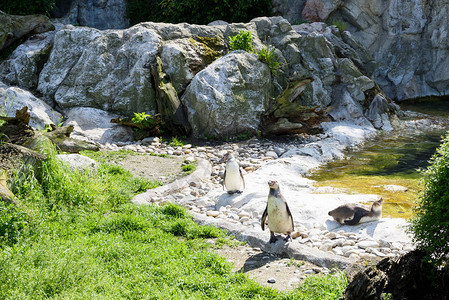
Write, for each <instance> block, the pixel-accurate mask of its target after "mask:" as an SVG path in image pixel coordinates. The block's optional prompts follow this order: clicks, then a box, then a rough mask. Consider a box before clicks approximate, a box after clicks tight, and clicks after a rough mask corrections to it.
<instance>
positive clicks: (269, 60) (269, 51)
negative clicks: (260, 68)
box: [257, 46, 280, 76]
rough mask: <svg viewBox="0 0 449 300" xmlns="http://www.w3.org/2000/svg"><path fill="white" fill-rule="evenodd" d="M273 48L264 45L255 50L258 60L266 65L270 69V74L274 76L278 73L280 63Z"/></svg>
mask: <svg viewBox="0 0 449 300" xmlns="http://www.w3.org/2000/svg"><path fill="white" fill-rule="evenodd" d="M274 50H275V48H274V47H269V46H267V47H264V48H262V49H260V50H259V51H258V52H257V56H258V57H259V59H260V61H262V62H264V63H266V64H267V65H268V67H269V68H270V70H271V74H272V75H273V76H276V75H277V74H278V71H279V68H280V65H279V62H278V61H277V59H276V57H275V55H274Z"/></svg>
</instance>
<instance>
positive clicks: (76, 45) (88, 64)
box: [38, 26, 161, 115]
mask: <svg viewBox="0 0 449 300" xmlns="http://www.w3.org/2000/svg"><path fill="white" fill-rule="evenodd" d="M160 42H161V41H160V37H159V36H158V35H157V34H156V33H155V32H154V31H152V30H145V29H144V28H143V27H139V26H137V27H132V28H130V29H128V30H124V31H103V32H101V31H99V30H96V29H89V28H84V27H81V28H78V27H73V26H68V28H66V29H63V30H61V31H59V32H58V33H57V34H56V37H55V46H54V50H53V51H52V54H51V56H50V60H49V62H48V63H47V64H46V65H45V67H44V69H43V70H42V73H41V75H40V78H39V86H38V90H39V91H41V92H42V93H43V94H46V95H54V100H55V102H56V103H57V104H58V105H59V106H60V107H62V108H70V107H76V106H91V107H96V108H100V109H103V110H108V111H115V112H120V113H121V114H124V115H132V113H133V112H142V111H145V112H147V113H150V114H154V113H155V111H156V104H155V91H154V89H153V88H152V85H151V73H150V70H149V64H150V62H151V61H152V60H154V57H155V55H156V53H157V51H158V47H159V44H160ZM55 71H56V72H55Z"/></svg>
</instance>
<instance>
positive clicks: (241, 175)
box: [239, 168, 245, 189]
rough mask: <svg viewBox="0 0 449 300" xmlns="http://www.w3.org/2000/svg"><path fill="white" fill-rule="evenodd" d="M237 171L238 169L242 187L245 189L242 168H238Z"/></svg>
mask: <svg viewBox="0 0 449 300" xmlns="http://www.w3.org/2000/svg"><path fill="white" fill-rule="evenodd" d="M239 171H240V178H242V182H243V189H245V178H243V173H242V168H239Z"/></svg>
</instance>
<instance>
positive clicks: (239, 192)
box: [235, 191, 243, 194]
mask: <svg viewBox="0 0 449 300" xmlns="http://www.w3.org/2000/svg"><path fill="white" fill-rule="evenodd" d="M235 192H236V193H237V194H241V193H243V191H235Z"/></svg>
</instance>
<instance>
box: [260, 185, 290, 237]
mask: <svg viewBox="0 0 449 300" xmlns="http://www.w3.org/2000/svg"><path fill="white" fill-rule="evenodd" d="M268 186H269V187H270V192H269V194H268V202H267V207H266V208H265V211H264V212H263V214H262V219H261V221H260V225H261V226H262V230H265V221H266V219H267V217H268V228H269V229H270V241H269V242H270V244H271V243H276V240H277V238H276V236H275V235H274V233H284V234H287V237H286V238H285V241H288V240H291V233H292V232H293V230H294V224H293V217H292V213H291V212H290V209H289V208H288V205H287V201H285V199H284V197H283V196H282V194H281V191H280V190H279V183H278V182H277V181H276V180H270V181H268Z"/></svg>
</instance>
